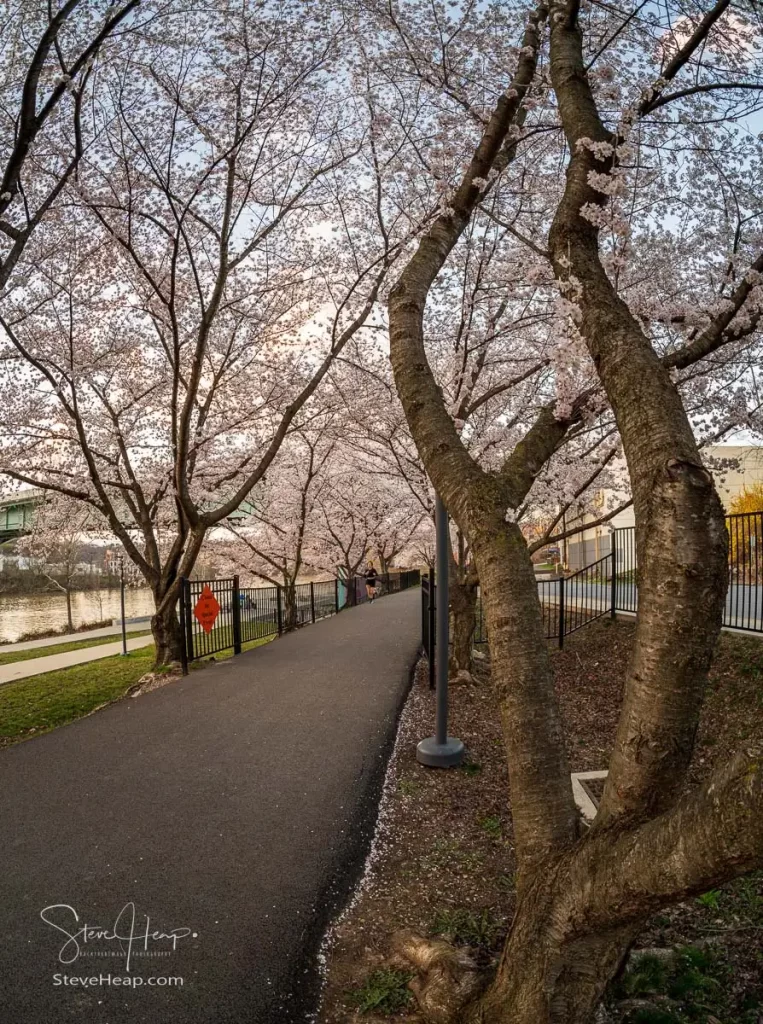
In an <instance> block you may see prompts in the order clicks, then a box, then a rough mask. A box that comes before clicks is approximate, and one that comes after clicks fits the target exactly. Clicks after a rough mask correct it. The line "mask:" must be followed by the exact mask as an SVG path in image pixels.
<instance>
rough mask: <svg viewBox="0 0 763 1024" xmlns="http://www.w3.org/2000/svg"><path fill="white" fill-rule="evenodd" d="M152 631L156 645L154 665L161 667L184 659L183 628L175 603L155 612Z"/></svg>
mask: <svg viewBox="0 0 763 1024" xmlns="http://www.w3.org/2000/svg"><path fill="white" fill-rule="evenodd" d="M157 604H158V602H157ZM151 632H152V634H153V637H154V645H155V647H156V660H155V662H154V667H155V668H156V669H159V668H164V667H166V666H168V665H175V664H179V663H180V662H181V661H182V660H183V630H182V627H181V625H180V621H179V619H178V617H177V614H176V612H175V606H174V604H170V605H168V606H167V607H164V608H162V609H161V610H159V611H157V612H155V613H154V615H153V616H152V617H151Z"/></svg>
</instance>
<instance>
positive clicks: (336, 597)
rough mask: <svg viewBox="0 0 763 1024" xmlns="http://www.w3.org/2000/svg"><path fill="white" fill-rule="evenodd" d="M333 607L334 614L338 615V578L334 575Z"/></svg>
mask: <svg viewBox="0 0 763 1024" xmlns="http://www.w3.org/2000/svg"><path fill="white" fill-rule="evenodd" d="M334 608H335V609H336V614H337V615H338V614H339V580H338V579H337V578H336V576H335V577H334Z"/></svg>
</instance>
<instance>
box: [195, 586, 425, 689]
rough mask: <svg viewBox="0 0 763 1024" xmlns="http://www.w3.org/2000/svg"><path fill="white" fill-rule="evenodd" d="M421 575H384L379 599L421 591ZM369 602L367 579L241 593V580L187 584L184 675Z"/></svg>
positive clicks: (377, 589)
mask: <svg viewBox="0 0 763 1024" xmlns="http://www.w3.org/2000/svg"><path fill="white" fill-rule="evenodd" d="M418 583H419V571H418V569H411V570H403V571H401V572H393V573H378V575H377V586H376V592H375V595H374V596H376V597H381V596H384V595H385V594H397V593H399V592H400V591H401V590H407V589H408V588H409V587H414V586H417V585H418ZM368 600H369V594H368V590H367V587H366V581H365V578H364V577H362V576H356V577H353V578H352V579H350V580H349V581H348V580H346V579H344V580H343V579H337V578H334V579H330V580H319V581H318V582H310V583H297V584H296V585H295V586H293V587H274V586H272V587H241V586H240V585H239V578H238V576H233V577H231V578H229V579H216V580H187V579H183V580H182V585H181V597H180V621H181V623H182V627H183V638H184V645H183V651H184V657H183V671H184V672H187V671H188V665H189V664H190V662H192V661H195V660H197V659H198V658H206V657H209V656H210V655H213V654H218V653H220V652H221V651H226V650H230V649H233V653H234V654H240V653H241V647H242V645H243V644H246V643H250V642H251V641H253V640H261V639H264V638H265V637H270V636H278V635H280V634H281V633H285V632H289V631H291V630H294V629H298V628H299V627H300V626H304V625H306V624H307V623H312V622H317V621H318V620H319V619H325V618H327V617H328V616H329V615H335V614H337V612H339V611H341V610H342V609H343V608H349V607H354V606H355V605H358V604H364V603H365V602H366V601H368Z"/></svg>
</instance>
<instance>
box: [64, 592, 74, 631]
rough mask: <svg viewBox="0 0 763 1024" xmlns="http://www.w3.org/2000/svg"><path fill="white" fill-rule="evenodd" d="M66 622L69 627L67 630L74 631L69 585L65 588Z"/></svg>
mask: <svg viewBox="0 0 763 1024" xmlns="http://www.w3.org/2000/svg"><path fill="white" fill-rule="evenodd" d="M66 623H67V626H68V627H69V632H70V633H73V632H74V618H73V617H72V592H71V589H70V588H69V587H67V588H66Z"/></svg>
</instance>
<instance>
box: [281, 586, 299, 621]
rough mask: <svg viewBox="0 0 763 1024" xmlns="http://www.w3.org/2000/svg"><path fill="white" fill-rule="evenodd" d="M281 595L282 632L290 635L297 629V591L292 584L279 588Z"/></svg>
mask: <svg viewBox="0 0 763 1024" xmlns="http://www.w3.org/2000/svg"><path fill="white" fill-rule="evenodd" d="M281 593H282V595H283V630H284V633H290V632H292V631H293V630H295V629H296V628H297V591H296V588H295V585H294V583H293V582H290V583H285V584H284V586H283V587H282V588H281Z"/></svg>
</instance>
